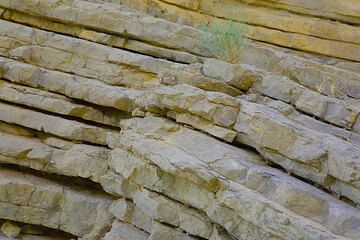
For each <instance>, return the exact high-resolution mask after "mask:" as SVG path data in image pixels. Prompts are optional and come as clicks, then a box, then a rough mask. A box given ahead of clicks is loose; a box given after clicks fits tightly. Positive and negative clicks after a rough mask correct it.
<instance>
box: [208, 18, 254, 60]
mask: <svg viewBox="0 0 360 240" xmlns="http://www.w3.org/2000/svg"><path fill="white" fill-rule="evenodd" d="M201 29H202V30H203V31H205V32H206V34H204V36H203V37H202V38H203V39H202V42H203V47H204V48H205V49H206V50H208V51H209V52H210V53H211V54H213V55H214V56H215V57H216V58H219V59H221V60H224V61H226V62H229V63H237V62H238V61H239V59H240V56H241V53H242V51H243V48H244V46H245V43H246V32H247V27H246V25H245V24H242V23H238V22H233V21H231V20H224V21H221V22H220V21H219V22H216V23H211V24H209V25H203V26H202V27H201Z"/></svg>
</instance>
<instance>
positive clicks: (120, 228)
mask: <svg viewBox="0 0 360 240" xmlns="http://www.w3.org/2000/svg"><path fill="white" fill-rule="evenodd" d="M148 238H149V235H148V234H147V233H145V232H143V231H141V230H140V229H137V228H136V227H134V226H132V225H129V224H125V223H122V222H120V221H117V220H116V221H115V222H114V223H113V224H112V228H111V230H110V232H108V233H107V234H106V235H105V236H104V238H103V239H104V240H115V239H119V240H127V239H134V240H146V239H148Z"/></svg>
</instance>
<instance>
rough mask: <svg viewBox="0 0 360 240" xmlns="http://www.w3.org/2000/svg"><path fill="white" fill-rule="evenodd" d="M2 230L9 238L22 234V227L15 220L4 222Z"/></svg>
mask: <svg viewBox="0 0 360 240" xmlns="http://www.w3.org/2000/svg"><path fill="white" fill-rule="evenodd" d="M0 231H1V232H2V233H3V234H5V235H6V236H7V237H9V238H17V237H18V236H19V235H20V232H21V227H19V226H18V225H17V224H16V223H14V222H9V221H6V222H5V223H3V224H2V226H1V228H0Z"/></svg>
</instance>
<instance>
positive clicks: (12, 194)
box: [0, 169, 112, 239]
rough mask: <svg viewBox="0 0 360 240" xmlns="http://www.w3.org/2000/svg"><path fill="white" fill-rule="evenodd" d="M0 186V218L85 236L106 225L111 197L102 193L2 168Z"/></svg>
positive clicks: (98, 231)
mask: <svg viewBox="0 0 360 240" xmlns="http://www.w3.org/2000/svg"><path fill="white" fill-rule="evenodd" d="M0 190H1V191H0V192H1V194H0V201H1V204H0V209H1V211H0V217H1V218H5V219H9V220H14V221H19V222H23V223H28V224H34V225H42V226H46V227H49V228H54V229H60V230H63V231H65V232H68V233H71V234H73V235H75V236H79V237H84V238H85V239H94V238H96V237H98V236H99V234H101V232H102V231H103V230H104V228H107V227H108V226H109V225H110V219H111V216H110V214H109V213H108V210H107V208H108V207H109V205H110V203H111V202H112V200H111V199H109V198H108V197H106V196H101V195H96V194H95V195H91V194H89V193H87V192H83V191H75V190H73V189H70V188H68V187H65V186H61V185H59V184H56V183H54V182H51V181H49V180H46V179H42V178H40V177H35V176H32V175H29V174H23V173H17V172H14V171H10V170H5V169H1V177H0ZM19 193H21V194H19ZM79 212H81V213H82V214H80V215H79V214H78V213H79Z"/></svg>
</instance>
